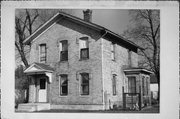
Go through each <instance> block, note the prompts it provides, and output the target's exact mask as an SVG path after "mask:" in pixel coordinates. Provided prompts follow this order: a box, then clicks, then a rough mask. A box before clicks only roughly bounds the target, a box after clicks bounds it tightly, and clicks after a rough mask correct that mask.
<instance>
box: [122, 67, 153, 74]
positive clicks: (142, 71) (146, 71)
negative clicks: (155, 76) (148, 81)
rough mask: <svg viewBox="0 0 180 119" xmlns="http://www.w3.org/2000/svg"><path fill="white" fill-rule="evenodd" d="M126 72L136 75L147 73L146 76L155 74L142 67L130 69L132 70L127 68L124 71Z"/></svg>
mask: <svg viewBox="0 0 180 119" xmlns="http://www.w3.org/2000/svg"><path fill="white" fill-rule="evenodd" d="M123 71H124V72H129V73H130V72H131V73H132V72H134V73H140V72H141V73H146V74H152V73H153V72H151V71H149V70H147V69H145V68H141V67H130V68H125V69H123Z"/></svg>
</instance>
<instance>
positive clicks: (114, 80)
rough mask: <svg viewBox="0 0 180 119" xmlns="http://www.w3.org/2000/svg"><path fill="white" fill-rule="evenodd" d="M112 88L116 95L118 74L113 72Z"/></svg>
mask: <svg viewBox="0 0 180 119" xmlns="http://www.w3.org/2000/svg"><path fill="white" fill-rule="evenodd" d="M112 88H113V95H116V75H115V74H113V79H112Z"/></svg>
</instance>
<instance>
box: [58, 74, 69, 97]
mask: <svg viewBox="0 0 180 119" xmlns="http://www.w3.org/2000/svg"><path fill="white" fill-rule="evenodd" d="M60 95H68V75H67V74H63V75H60Z"/></svg>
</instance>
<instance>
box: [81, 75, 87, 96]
mask: <svg viewBox="0 0 180 119" xmlns="http://www.w3.org/2000/svg"><path fill="white" fill-rule="evenodd" d="M81 95H89V74H88V73H82V74H81Z"/></svg>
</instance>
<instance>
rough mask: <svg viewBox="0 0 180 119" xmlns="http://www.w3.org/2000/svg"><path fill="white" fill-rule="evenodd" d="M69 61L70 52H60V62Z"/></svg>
mask: <svg viewBox="0 0 180 119" xmlns="http://www.w3.org/2000/svg"><path fill="white" fill-rule="evenodd" d="M67 60H68V51H61V52H60V61H67Z"/></svg>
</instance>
